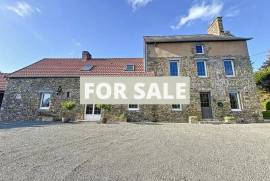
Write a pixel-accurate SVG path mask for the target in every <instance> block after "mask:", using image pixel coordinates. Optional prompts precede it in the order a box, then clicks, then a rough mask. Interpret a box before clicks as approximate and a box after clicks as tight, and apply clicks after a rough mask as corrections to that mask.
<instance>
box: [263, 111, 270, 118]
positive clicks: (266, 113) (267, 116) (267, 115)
mask: <svg viewBox="0 0 270 181" xmlns="http://www.w3.org/2000/svg"><path fill="white" fill-rule="evenodd" d="M263 118H264V119H270V111H264V112H263Z"/></svg>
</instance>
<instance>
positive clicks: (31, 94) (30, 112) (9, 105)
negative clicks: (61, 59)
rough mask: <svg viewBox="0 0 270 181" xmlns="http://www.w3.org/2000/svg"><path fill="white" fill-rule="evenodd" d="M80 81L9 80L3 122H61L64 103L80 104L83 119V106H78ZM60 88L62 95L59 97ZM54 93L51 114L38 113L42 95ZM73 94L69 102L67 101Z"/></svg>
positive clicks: (2, 110) (70, 79) (66, 79)
mask: <svg viewBox="0 0 270 181" xmlns="http://www.w3.org/2000/svg"><path fill="white" fill-rule="evenodd" d="M79 80H80V79H79V78H12V79H9V80H8V85H7V89H6V93H5V96H4V100H3V104H2V108H1V111H0V116H1V119H2V120H37V119H39V120H42V119H43V120H44V119H51V118H52V117H53V118H55V119H57V118H58V119H60V112H61V102H63V101H65V100H72V101H75V102H76V103H77V107H76V112H77V115H76V117H77V119H79V118H81V117H82V115H83V110H84V106H81V105H80V104H79V103H80V102H79V96H80V95H79V94H80V92H79V86H80V83H79ZM59 86H61V88H62V92H61V93H59V94H57V90H58V88H59ZM42 92H50V93H52V97H51V104H50V109H49V110H42V109H39V105H40V99H41V93H42ZM67 92H70V98H67Z"/></svg>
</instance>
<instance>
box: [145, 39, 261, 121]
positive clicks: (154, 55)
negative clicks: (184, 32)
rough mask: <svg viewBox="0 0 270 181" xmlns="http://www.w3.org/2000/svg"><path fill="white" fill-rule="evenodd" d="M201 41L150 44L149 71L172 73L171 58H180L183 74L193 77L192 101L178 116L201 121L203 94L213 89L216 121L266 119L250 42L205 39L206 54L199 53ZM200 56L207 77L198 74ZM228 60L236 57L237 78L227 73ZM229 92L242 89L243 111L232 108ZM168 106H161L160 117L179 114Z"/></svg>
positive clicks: (213, 106) (166, 74) (159, 74)
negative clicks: (261, 108)
mask: <svg viewBox="0 0 270 181" xmlns="http://www.w3.org/2000/svg"><path fill="white" fill-rule="evenodd" d="M197 44H198V43H160V44H158V43H155V44H149V45H147V55H148V57H147V68H148V71H154V72H155V75H156V76H168V72H169V70H168V68H169V61H170V60H178V61H179V63H180V76H189V77H190V78H191V90H190V91H191V96H190V97H191V100H190V102H191V104H190V105H183V109H182V111H181V112H179V113H178V115H177V117H179V118H180V119H181V120H185V121H187V120H188V116H197V117H198V118H199V119H200V120H201V119H202V112H201V103H200V94H199V93H200V92H210V94H211V106H212V113H213V120H215V121H223V120H224V117H225V116H229V115H233V116H235V117H236V119H237V122H257V121H260V120H261V119H262V117H261V111H260V108H259V107H260V106H259V100H258V97H257V94H256V85H255V82H254V80H253V71H252V66H251V62H250V59H249V56H248V52H247V47H246V42H214V43H213V42H211V43H207V42H205V43H203V46H204V51H205V52H204V54H203V55H196V54H195V52H194V51H195V46H196V45H197ZM200 44H202V43H200ZM234 47H237V49H235V48H234ZM221 48H222V49H221ZM215 51H217V52H215ZM221 52H222V53H221ZM198 59H200V60H205V62H206V70H207V77H205V78H201V77H198V76H197V70H196V61H197V60H198ZM224 59H232V60H233V62H234V69H235V77H226V76H225V72H224V65H223V60H224ZM229 91H236V92H239V95H240V101H241V105H242V110H241V111H231V107H230V99H229ZM218 102H223V104H224V106H223V107H219V106H218ZM166 107H168V106H163V105H161V106H158V110H159V111H158V117H159V118H161V119H162V120H164V119H169V120H170V119H175V117H174V116H175V115H172V114H170V109H166ZM163 117H164V118H163Z"/></svg>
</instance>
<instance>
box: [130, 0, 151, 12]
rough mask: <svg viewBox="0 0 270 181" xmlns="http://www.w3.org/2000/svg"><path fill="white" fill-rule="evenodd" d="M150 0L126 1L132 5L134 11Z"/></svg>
mask: <svg viewBox="0 0 270 181" xmlns="http://www.w3.org/2000/svg"><path fill="white" fill-rule="evenodd" d="M151 1H152V0H128V3H129V4H130V5H131V6H132V9H133V11H136V10H137V9H138V8H141V7H144V6H146V5H147V4H148V3H150V2H151Z"/></svg>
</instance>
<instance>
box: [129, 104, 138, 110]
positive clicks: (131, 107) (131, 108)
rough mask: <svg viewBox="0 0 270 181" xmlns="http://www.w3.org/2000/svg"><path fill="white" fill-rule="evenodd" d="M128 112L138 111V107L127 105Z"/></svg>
mask: <svg viewBox="0 0 270 181" xmlns="http://www.w3.org/2000/svg"><path fill="white" fill-rule="evenodd" d="M128 110H129V111H138V110H139V105H138V104H129V105H128Z"/></svg>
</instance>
